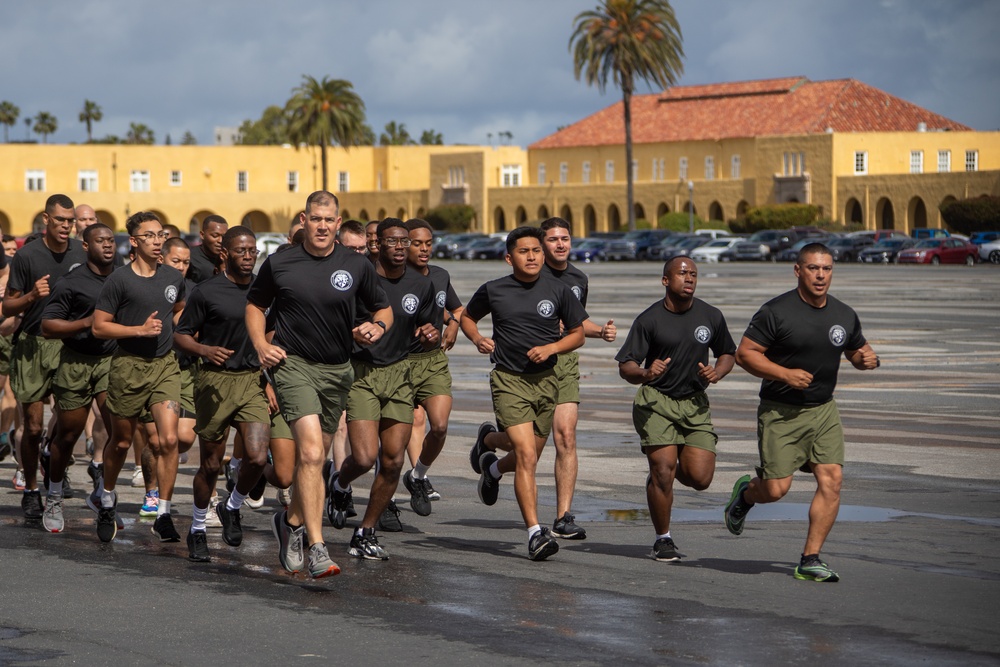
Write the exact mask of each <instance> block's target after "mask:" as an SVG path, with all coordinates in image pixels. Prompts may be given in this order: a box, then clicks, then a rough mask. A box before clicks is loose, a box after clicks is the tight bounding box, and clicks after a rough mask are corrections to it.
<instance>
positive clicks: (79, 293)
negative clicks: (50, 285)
mask: <svg viewBox="0 0 1000 667" xmlns="http://www.w3.org/2000/svg"><path fill="white" fill-rule="evenodd" d="M107 280H108V276H102V275H100V274H99V273H94V272H93V271H91V270H90V267H89V266H88V265H87V264H83V265H82V266H78V267H76V268H75V269H73V270H72V271H70V272H69V273H67V274H66V275H65V276H63V277H62V279H60V280H59V282H58V283H56V286H55V288H54V289H53V290H52V294H51V295H49V300H48V303H46V304H45V309H44V310H43V311H42V316H41V319H42V320H66V321H67V322H75V321H77V320H82V319H84V318H85V317H90V316H91V315H92V314H93V312H94V304H96V303H97V297H98V296H100V294H101V288H103V287H104V283H105V282H107ZM62 342H63V345H65V346H66V347H68V348H69V349H71V350H73V351H75V352H79V353H80V354H89V355H91V356H93V357H104V356H107V355H109V354H111V353H112V352H114V351H115V350H116V349H117V348H118V341H114V340H102V339H100V338H94V334H93V333H92V332H91V330H90V329H87V330H86V331H80V332H78V333H77V334H76V335H74V336H72V337H71V338H63V339H62Z"/></svg>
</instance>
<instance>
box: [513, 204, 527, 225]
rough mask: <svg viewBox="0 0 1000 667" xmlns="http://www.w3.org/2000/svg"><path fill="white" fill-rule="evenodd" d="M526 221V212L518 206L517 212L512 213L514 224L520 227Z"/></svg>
mask: <svg viewBox="0 0 1000 667" xmlns="http://www.w3.org/2000/svg"><path fill="white" fill-rule="evenodd" d="M527 221H528V211H527V210H525V208H524V207H523V206H518V207H517V210H516V211H514V222H516V223H517V225H518V226H521V225H523V224H524V223H526V222H527Z"/></svg>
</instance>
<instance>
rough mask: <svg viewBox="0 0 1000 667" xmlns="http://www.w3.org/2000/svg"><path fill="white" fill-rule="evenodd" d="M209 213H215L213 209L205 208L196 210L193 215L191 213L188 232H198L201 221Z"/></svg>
mask: <svg viewBox="0 0 1000 667" xmlns="http://www.w3.org/2000/svg"><path fill="white" fill-rule="evenodd" d="M210 215H215V211H209V210H207V209H203V210H201V211H198V212H197V213H195V214H194V215H192V216H191V224H190V226H189V227H190V232H191V233H192V234H197V233H199V232H200V231H201V221H202V220H204V219H205V218H207V217H208V216H210Z"/></svg>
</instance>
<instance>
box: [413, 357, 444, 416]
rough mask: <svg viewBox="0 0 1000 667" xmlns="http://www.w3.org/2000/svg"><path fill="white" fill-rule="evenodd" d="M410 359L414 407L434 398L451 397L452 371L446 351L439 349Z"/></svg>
mask: <svg viewBox="0 0 1000 667" xmlns="http://www.w3.org/2000/svg"><path fill="white" fill-rule="evenodd" d="M408 358H409V360H410V384H411V385H412V386H413V404H414V405H420V404H421V403H423V402H424V401H426V400H427V399H428V398H431V397H432V396H451V370H450V369H449V368H448V355H447V354H445V353H444V350H442V349H441V348H438V349H436V350H431V351H430V352H418V353H414V354H410V356H409V357H408Z"/></svg>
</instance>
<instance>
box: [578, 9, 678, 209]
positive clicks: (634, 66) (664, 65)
mask: <svg viewBox="0 0 1000 667" xmlns="http://www.w3.org/2000/svg"><path fill="white" fill-rule="evenodd" d="M574 23H575V28H574V30H573V35H572V37H570V40H569V47H570V50H571V51H572V53H573V73H574V75H575V76H576V79H577V81H579V80H580V75H581V74H583V75H584V76H585V77H586V81H587V85H594V84H597V87H598V89H599V90H600V91H601V93H604V91H605V89H606V88H607V84H608V77H609V76H610V77H611V80H612V82H613V83H614V85H615V86H617V87H618V88H620V89H621V91H622V105H623V107H624V115H625V174H626V182H627V184H628V226H629V229H635V206H634V199H635V194H634V192H633V188H634V184H633V182H632V94H633V93H634V92H635V87H636V83H637V82H638V81H644V82H646V84H647V85H649V84H651V83H655V84H657V85H659V86H660V88H667V87H668V86H670V85H673V84H675V83H677V79H678V78H680V76H681V74H683V73H684V64H683V63H682V62H681V59H682V58H683V57H684V49H683V47H682V46H681V43H682V41H683V38H682V37H681V27H680V24H678V23H677V17H676V16H675V15H674V9H673V7H671V6H670V3H669V2H668V0H602V2H601V4H600V5H599V6H598V7H597V8H596V9H594V10H592V11H587V12H581V13H580V14H577V16H576V18H575V19H574Z"/></svg>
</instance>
